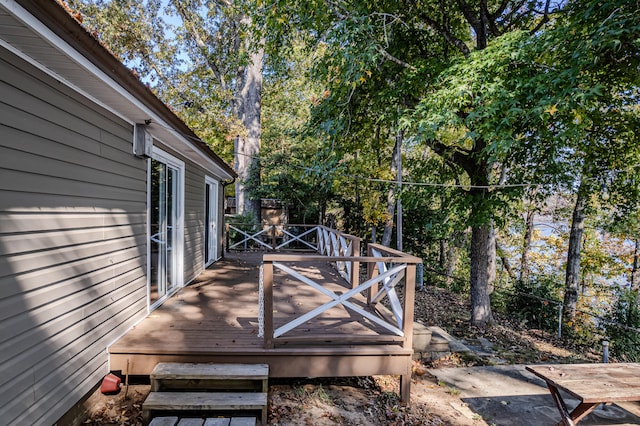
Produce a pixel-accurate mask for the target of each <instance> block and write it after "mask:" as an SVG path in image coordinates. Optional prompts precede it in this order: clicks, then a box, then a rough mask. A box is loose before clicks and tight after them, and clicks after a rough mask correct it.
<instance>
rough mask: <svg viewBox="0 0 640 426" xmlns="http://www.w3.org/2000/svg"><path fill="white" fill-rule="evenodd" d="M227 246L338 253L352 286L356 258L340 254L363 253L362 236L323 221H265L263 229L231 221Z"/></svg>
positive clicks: (340, 270) (338, 265)
mask: <svg viewBox="0 0 640 426" xmlns="http://www.w3.org/2000/svg"><path fill="white" fill-rule="evenodd" d="M226 241H227V244H226V247H227V251H228V250H244V251H248V250H265V251H289V252H291V251H312V252H316V253H318V254H321V255H324V256H330V257H335V258H336V260H335V267H336V270H337V271H338V273H339V274H340V275H341V276H342V277H343V278H344V279H345V280H347V281H348V282H349V283H351V284H352V286H353V287H355V286H357V285H358V281H359V275H358V270H359V267H360V264H359V263H358V262H357V261H344V260H341V259H340V258H341V257H354V256H359V255H360V241H361V239H360V238H358V237H355V236H353V235H349V234H345V233H343V232H340V231H337V230H335V229H331V228H328V227H326V226H322V225H264V226H263V227H262V228H261V229H257V228H256V226H251V225H246V224H234V223H228V224H227V226H226Z"/></svg>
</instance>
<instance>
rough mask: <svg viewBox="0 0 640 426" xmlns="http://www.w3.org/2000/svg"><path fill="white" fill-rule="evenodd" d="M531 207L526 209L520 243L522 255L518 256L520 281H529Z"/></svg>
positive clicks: (531, 233)
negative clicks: (522, 236)
mask: <svg viewBox="0 0 640 426" xmlns="http://www.w3.org/2000/svg"><path fill="white" fill-rule="evenodd" d="M534 215H535V212H534V210H533V209H531V210H528V211H527V216H526V218H525V230H524V241H523V244H522V257H521V258H520V281H522V282H523V283H526V282H528V281H529V251H530V250H531V237H532V236H533V217H534Z"/></svg>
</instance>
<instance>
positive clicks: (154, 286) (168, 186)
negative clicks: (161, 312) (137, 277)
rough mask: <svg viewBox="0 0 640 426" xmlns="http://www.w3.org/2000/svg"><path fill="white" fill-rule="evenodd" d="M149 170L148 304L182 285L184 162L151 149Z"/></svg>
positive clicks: (151, 304)
mask: <svg viewBox="0 0 640 426" xmlns="http://www.w3.org/2000/svg"><path fill="white" fill-rule="evenodd" d="M154 154H156V155H154V156H153V158H152V159H151V160H150V172H149V304H150V306H152V307H153V306H154V305H155V304H158V303H159V302H160V301H162V299H163V298H164V297H165V296H167V295H168V294H170V293H171V292H173V291H174V290H175V289H176V288H178V287H179V286H181V285H182V238H183V229H182V221H183V217H182V204H183V201H182V200H183V197H182V188H183V185H182V179H183V174H184V164H183V163H181V162H180V161H179V160H177V159H175V158H173V157H172V156H168V154H165V153H162V152H157V153H156V152H154Z"/></svg>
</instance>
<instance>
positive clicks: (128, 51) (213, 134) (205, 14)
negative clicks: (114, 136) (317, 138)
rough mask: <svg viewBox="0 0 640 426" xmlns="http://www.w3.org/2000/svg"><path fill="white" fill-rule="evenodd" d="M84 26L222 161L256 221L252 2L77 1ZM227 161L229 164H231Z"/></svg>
mask: <svg viewBox="0 0 640 426" xmlns="http://www.w3.org/2000/svg"><path fill="white" fill-rule="evenodd" d="M71 5H72V6H73V7H75V8H77V9H79V10H80V11H81V12H82V14H83V16H84V17H85V19H84V24H85V25H86V26H87V27H89V28H90V29H91V30H92V31H95V33H96V34H97V36H98V37H99V38H100V39H101V40H102V41H103V42H104V43H105V44H106V45H107V46H108V47H109V48H110V49H111V50H112V51H113V52H114V53H115V54H117V55H118V56H119V57H120V58H121V59H122V60H123V61H124V62H125V63H127V64H128V65H129V66H130V67H132V69H134V70H135V71H136V72H137V73H138V74H139V75H140V77H141V78H142V79H143V80H144V81H147V82H149V84H151V85H152V87H153V89H154V90H155V91H156V92H157V93H158V95H159V96H160V98H161V99H162V100H163V101H165V102H166V103H168V104H169V105H171V106H172V107H173V108H174V109H175V110H176V112H177V113H178V114H179V115H181V116H182V118H183V119H184V120H185V121H186V122H187V124H189V125H191V126H192V127H193V128H194V130H196V131H198V133H199V134H200V135H202V137H204V138H205V139H206V140H207V142H209V143H211V144H212V145H214V146H215V147H216V148H217V150H218V151H219V152H222V153H223V154H226V153H229V154H230V152H231V151H232V150H233V151H234V155H235V161H234V163H235V168H236V171H237V172H238V176H239V178H238V180H237V183H236V196H237V201H238V203H237V208H238V211H239V213H245V212H247V213H251V214H253V216H254V217H256V218H258V217H259V215H260V200H259V199H257V197H255V196H253V195H254V194H257V193H258V192H257V187H258V186H259V184H260V165H259V155H260V139H261V121H260V117H261V104H262V69H263V62H264V32H263V30H262V28H260V27H259V26H258V25H256V19H255V17H254V15H253V14H256V13H260V10H259V8H258V7H257V4H256V3H254V2H252V1H242V0H237V1H235V0H229V1H206V0H171V1H168V2H163V1H160V0H143V1H132V0H84V1H83V0H74V1H72V2H71ZM228 158H229V157H228V155H227V159H228Z"/></svg>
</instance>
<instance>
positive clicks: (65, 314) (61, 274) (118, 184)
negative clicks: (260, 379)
mask: <svg viewBox="0 0 640 426" xmlns="http://www.w3.org/2000/svg"><path fill="white" fill-rule="evenodd" d="M0 135H2V137H1V138H0V369H1V370H0V371H1V374H0V419H2V422H3V424H16V425H18V424H20V425H22V424H43V425H50V424H52V423H54V422H55V421H56V420H57V419H58V418H59V417H60V416H61V415H63V414H64V413H65V412H66V411H67V410H68V409H69V408H71V407H72V406H73V404H74V403H75V402H77V401H78V400H79V399H80V398H81V397H82V396H83V395H84V394H85V393H86V392H88V391H89V390H90V389H91V388H92V387H93V386H94V385H95V384H96V383H97V381H98V380H99V379H100V378H101V377H102V376H104V375H105V374H106V373H107V363H108V358H107V353H106V348H107V346H108V345H109V344H110V343H112V342H113V341H114V340H115V339H116V338H117V337H118V336H120V335H121V334H123V333H124V332H125V331H126V330H127V329H128V328H130V327H131V326H132V325H133V324H134V323H135V322H136V321H138V320H139V319H140V318H142V317H143V316H144V315H145V314H146V307H147V290H146V266H145V265H146V161H145V160H141V159H138V158H136V157H134V156H133V155H132V153H131V140H132V136H133V135H132V126H131V124H129V123H126V122H124V121H122V120H121V119H119V118H118V117H116V116H115V115H113V114H111V113H109V112H108V111H105V110H103V109H101V108H100V107H99V106H97V105H94V104H92V103H91V101H89V100H87V99H84V98H82V97H80V96H79V95H78V94H77V93H75V92H72V91H70V90H69V89H68V88H66V87H65V86H63V85H62V84H60V83H59V82H57V81H55V80H53V79H51V78H50V77H48V76H46V75H44V74H43V73H41V72H40V71H38V70H36V69H33V68H32V67H30V66H29V65H27V64H25V63H23V62H21V61H20V60H19V59H18V58H16V57H14V56H13V55H12V54H10V53H9V52H7V51H6V50H4V49H2V48H0Z"/></svg>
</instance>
